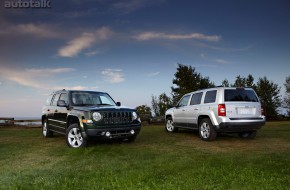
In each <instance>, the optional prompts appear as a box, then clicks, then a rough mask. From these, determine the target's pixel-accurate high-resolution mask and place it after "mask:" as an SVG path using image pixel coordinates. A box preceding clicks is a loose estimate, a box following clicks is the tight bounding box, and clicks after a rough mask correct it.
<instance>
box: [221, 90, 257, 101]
mask: <svg viewBox="0 0 290 190" xmlns="http://www.w3.org/2000/svg"><path fill="white" fill-rule="evenodd" d="M258 101H259V100H258V98H257V96H256V94H255V93H254V91H253V90H246V89H226V90H225V102H258Z"/></svg>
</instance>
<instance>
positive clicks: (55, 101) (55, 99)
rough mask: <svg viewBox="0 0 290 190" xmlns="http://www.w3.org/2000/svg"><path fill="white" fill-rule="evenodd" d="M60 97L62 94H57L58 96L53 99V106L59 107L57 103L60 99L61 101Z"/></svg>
mask: <svg viewBox="0 0 290 190" xmlns="http://www.w3.org/2000/svg"><path fill="white" fill-rule="evenodd" d="M59 96H60V94H56V95H55V96H54V98H53V102H52V105H53V106H56V105H57V101H58V99H59Z"/></svg>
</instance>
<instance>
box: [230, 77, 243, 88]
mask: <svg viewBox="0 0 290 190" xmlns="http://www.w3.org/2000/svg"><path fill="white" fill-rule="evenodd" d="M233 86H234V87H246V78H245V77H241V76H240V75H238V76H237V77H236V81H235V83H234V84H233Z"/></svg>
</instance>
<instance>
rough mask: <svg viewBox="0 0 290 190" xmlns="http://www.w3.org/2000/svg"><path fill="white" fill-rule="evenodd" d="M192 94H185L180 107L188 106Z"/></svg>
mask: <svg viewBox="0 0 290 190" xmlns="http://www.w3.org/2000/svg"><path fill="white" fill-rule="evenodd" d="M189 98H190V95H186V96H184V97H183V98H182V99H181V100H180V101H179V103H178V107H182V106H187V105H188V101H189Z"/></svg>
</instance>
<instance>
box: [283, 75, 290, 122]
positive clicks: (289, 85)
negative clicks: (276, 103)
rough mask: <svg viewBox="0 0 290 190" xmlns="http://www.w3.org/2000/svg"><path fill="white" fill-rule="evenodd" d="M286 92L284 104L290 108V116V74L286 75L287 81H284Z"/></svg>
mask: <svg viewBox="0 0 290 190" xmlns="http://www.w3.org/2000/svg"><path fill="white" fill-rule="evenodd" d="M284 86H285V89H286V93H285V97H284V104H285V107H286V109H287V110H288V116H290V76H288V77H286V81H285V83H284Z"/></svg>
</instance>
